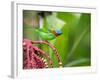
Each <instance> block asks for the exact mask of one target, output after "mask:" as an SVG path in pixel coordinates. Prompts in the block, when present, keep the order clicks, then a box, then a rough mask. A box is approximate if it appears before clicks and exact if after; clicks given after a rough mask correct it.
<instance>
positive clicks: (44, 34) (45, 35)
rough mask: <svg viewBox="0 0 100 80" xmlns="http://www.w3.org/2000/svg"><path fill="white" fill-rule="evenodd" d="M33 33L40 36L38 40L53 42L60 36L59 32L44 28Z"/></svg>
mask: <svg viewBox="0 0 100 80" xmlns="http://www.w3.org/2000/svg"><path fill="white" fill-rule="evenodd" d="M35 31H36V33H37V34H38V35H39V36H40V38H41V39H42V40H45V41H46V40H53V39H55V38H56V37H58V36H60V35H61V34H62V32H61V31H60V30H46V29H44V28H42V29H35Z"/></svg>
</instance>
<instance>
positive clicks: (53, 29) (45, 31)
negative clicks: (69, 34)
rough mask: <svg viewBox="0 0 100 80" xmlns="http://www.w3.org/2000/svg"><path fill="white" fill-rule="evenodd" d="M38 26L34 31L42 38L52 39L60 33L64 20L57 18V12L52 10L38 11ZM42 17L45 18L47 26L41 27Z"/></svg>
mask: <svg viewBox="0 0 100 80" xmlns="http://www.w3.org/2000/svg"><path fill="white" fill-rule="evenodd" d="M38 15H39V24H40V28H38V29H36V30H35V31H36V33H37V34H38V35H39V36H40V37H41V39H43V40H53V39H55V38H56V37H58V36H60V35H61V34H62V31H61V28H62V27H63V25H64V24H65V22H64V21H62V20H60V19H59V18H57V14H56V13H53V12H39V13H38ZM44 18H45V19H46V23H47V27H45V28H44V27H43V21H44Z"/></svg>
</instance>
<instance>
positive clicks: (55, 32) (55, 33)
mask: <svg viewBox="0 0 100 80" xmlns="http://www.w3.org/2000/svg"><path fill="white" fill-rule="evenodd" d="M51 32H52V33H53V34H54V35H55V36H59V35H61V34H62V31H61V30H59V29H57V30H53V31H51Z"/></svg>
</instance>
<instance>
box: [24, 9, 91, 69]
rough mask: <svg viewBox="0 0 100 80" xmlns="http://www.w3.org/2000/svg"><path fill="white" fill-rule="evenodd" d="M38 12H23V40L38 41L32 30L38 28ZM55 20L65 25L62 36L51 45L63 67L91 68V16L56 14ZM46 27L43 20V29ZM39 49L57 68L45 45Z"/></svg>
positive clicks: (84, 14)
mask: <svg viewBox="0 0 100 80" xmlns="http://www.w3.org/2000/svg"><path fill="white" fill-rule="evenodd" d="M37 12H38V11H32V10H23V38H27V39H31V40H33V41H34V40H39V37H38V34H36V33H35V31H34V29H35V28H38V27H39V19H38V15H37ZM56 13H57V18H59V19H61V20H62V21H64V22H65V23H66V24H65V25H64V26H63V28H62V29H61V31H62V33H63V34H62V35H61V36H59V37H57V38H56V39H54V40H51V41H50V43H52V44H53V45H54V46H55V47H56V49H57V51H58V53H59V56H60V58H61V61H62V63H63V66H64V67H77V66H79V67H80V66H91V33H90V32H91V14H90V13H73V12H56ZM45 26H46V27H48V26H47V23H46V22H45V20H44V27H45ZM39 47H40V48H41V49H42V50H43V51H45V52H46V53H47V54H49V55H50V57H51V59H52V61H53V64H54V66H55V67H57V66H58V62H57V59H56V57H55V55H54V53H53V52H52V50H51V49H50V47H47V45H39Z"/></svg>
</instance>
